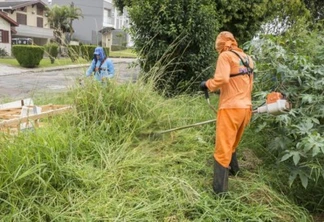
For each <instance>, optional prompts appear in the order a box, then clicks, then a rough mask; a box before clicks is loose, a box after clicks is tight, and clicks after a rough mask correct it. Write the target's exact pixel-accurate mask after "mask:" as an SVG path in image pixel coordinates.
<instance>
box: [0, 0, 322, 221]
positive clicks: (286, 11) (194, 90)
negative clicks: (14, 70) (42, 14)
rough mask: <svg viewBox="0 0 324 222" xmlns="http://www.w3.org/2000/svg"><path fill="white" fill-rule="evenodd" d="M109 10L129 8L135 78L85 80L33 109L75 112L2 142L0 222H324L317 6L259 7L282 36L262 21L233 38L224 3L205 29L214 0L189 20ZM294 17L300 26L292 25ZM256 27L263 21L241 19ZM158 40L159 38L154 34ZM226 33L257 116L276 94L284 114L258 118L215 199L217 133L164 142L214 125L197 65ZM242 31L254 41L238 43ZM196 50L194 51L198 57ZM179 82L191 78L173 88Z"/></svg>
mask: <svg viewBox="0 0 324 222" xmlns="http://www.w3.org/2000/svg"><path fill="white" fill-rule="evenodd" d="M116 2H117V3H119V6H120V7H121V8H123V7H124V6H128V7H130V16H131V17H133V21H135V25H134V26H133V28H134V29H133V30H131V31H133V32H134V33H136V32H135V31H138V32H137V34H138V33H141V34H142V35H140V34H139V35H138V36H136V37H137V39H136V38H135V45H136V47H135V50H136V53H137V55H138V56H139V58H140V66H141V67H142V73H141V75H140V79H139V80H138V81H136V82H135V83H125V84H117V82H115V81H114V80H112V81H111V82H109V83H108V84H107V85H102V84H99V83H96V82H92V81H91V80H89V79H87V80H85V82H84V85H82V86H80V85H78V84H77V85H76V86H75V87H74V88H73V89H72V90H71V91H69V92H66V93H62V94H59V95H57V96H51V97H37V98H35V102H36V104H47V103H55V104H72V105H73V106H74V107H75V110H74V111H73V112H71V113H69V114H66V115H61V116H57V117H55V118H51V119H48V120H46V121H45V122H44V125H43V127H41V128H39V129H35V130H30V131H24V132H21V133H20V134H19V135H16V136H11V135H8V134H5V133H3V134H1V135H0V150H1V155H0V172H1V176H0V200H1V202H0V217H1V218H3V220H5V221H79V220H81V221H220V222H223V221H233V222H236V221H237V222H241V221H280V222H281V221H282V222H286V221H289V222H290V221H291V222H300V221H302V222H304V221H305V222H307V221H316V222H317V221H318V222H319V221H323V220H324V217H323V213H324V212H323V209H324V200H323V193H324V186H323V184H324V168H323V161H324V141H323V138H324V128H323V126H324V106H323V104H324V95H323V88H324V78H323V77H324V66H323V61H324V56H323V55H324V47H323V45H324V44H323V43H324V37H323V36H324V33H323V31H322V30H323V29H322V28H321V27H322V26H323V21H322V20H321V19H323V17H321V16H322V14H318V13H316V11H314V10H315V8H316V7H319V5H317V6H316V7H315V5H313V4H310V3H309V1H297V0H296V1H291V2H290V3H289V4H288V3H287V1H281V0H276V1H271V2H272V3H273V5H271V7H269V8H268V9H269V10H273V11H275V12H278V13H279V14H275V15H273V14H272V15H268V14H267V16H269V17H267V18H268V19H270V21H274V22H278V24H281V25H285V26H284V27H283V28H282V29H277V27H273V26H272V27H271V26H270V27H267V24H269V23H266V24H265V25H264V26H262V22H261V21H260V23H259V21H258V22H256V23H255V24H259V25H260V27H259V29H256V27H255V26H253V27H251V29H248V28H249V25H248V24H249V23H248V22H246V23H242V24H244V25H246V26H244V27H237V26H234V27H233V26H231V24H232V21H231V20H227V19H224V17H222V16H225V14H226V13H228V10H229V9H232V8H230V7H229V5H227V3H225V2H224V1H221V2H219V1H218V4H221V5H217V6H218V8H221V9H222V10H221V11H219V18H218V19H220V18H222V19H223V20H222V21H223V22H220V21H216V20H213V19H210V21H209V20H208V19H207V20H208V21H206V20H204V19H205V18H206V16H205V14H204V13H208V12H210V13H215V12H212V11H213V10H211V9H214V8H213V7H214V6H215V5H214V1H201V2H203V3H205V4H206V5H201V4H197V2H195V1H189V3H188V6H192V8H191V7H188V8H186V7H185V8H186V9H188V13H182V14H180V13H176V14H177V16H174V17H172V16H171V15H172V13H174V11H175V12H177V10H183V7H182V5H181V4H182V3H181V2H172V1H170V2H169V1H168V2H167V3H165V4H166V5H164V6H166V7H152V4H158V2H156V3H152V2H151V3H152V4H149V3H150V2H149V1H145V2H146V3H145V4H144V3H143V1H139V2H141V4H142V5H141V7H139V4H138V5H137V4H136V1H131V2H130V1H123V0H120V1H116ZM307 2H308V3H309V4H306V3H307ZM319 2H320V1H319ZM130 3H132V4H134V5H132V4H130ZM246 3H247V4H235V5H234V6H233V7H234V8H233V10H234V11H235V12H240V10H246V8H245V7H248V6H249V5H253V7H254V8H255V7H257V5H255V4H256V3H254V1H252V0H251V1H246ZM286 3H287V4H286ZM159 4H160V3H159ZM269 4H270V3H269ZM173 6H176V7H173ZM180 6H181V7H180ZM209 6H212V7H210V8H209ZM261 6H262V7H267V6H270V5H267V4H265V5H261ZM261 6H260V7H261ZM300 6H302V7H300ZM132 7H133V8H132ZM168 7H169V8H168ZM195 7H201V8H195ZM222 7H223V8H222ZM262 7H261V8H256V9H258V10H252V11H251V10H250V11H246V13H248V12H251V13H252V14H244V16H242V18H241V19H242V20H244V21H245V20H246V19H248V18H249V16H247V15H250V16H251V17H253V15H254V14H258V13H260V11H262V10H261V9H262ZM321 7H322V5H321ZM196 9H197V10H196ZM274 9H277V10H274ZM279 9H280V10H279ZM154 10H158V13H160V14H158V13H157V12H155V11H154ZM172 10H174V11H172ZM191 10H193V11H195V12H198V13H197V14H198V15H199V16H196V14H190V13H191V12H192V11H191ZM233 10H232V11H233ZM300 12H305V13H304V15H305V16H304V17H301V18H299V17H298V15H299V14H300ZM142 13H146V14H145V16H143V14H142ZM169 13H170V14H169ZM268 13H269V11H268ZM157 15H158V16H157ZM183 15H186V16H189V17H190V16H191V17H190V18H192V20H190V21H191V22H192V23H191V24H188V25H189V27H187V26H182V25H181V24H182V23H181V22H178V21H187V20H186V19H185V18H183V17H181V16H183ZM203 15H204V17H203ZM242 15H243V14H242ZM150 16H151V17H150ZM258 16H261V17H262V16H263V14H258V15H257V17H253V18H251V20H249V21H250V22H252V23H253V22H254V21H255V19H257V18H259V17H258ZM140 18H141V19H140ZM143 18H144V19H143ZM152 18H153V19H152ZM161 18H165V20H163V21H160V19H161ZM207 18H208V17H207ZM229 18H230V17H229ZM136 19H138V20H136ZM271 19H272V20H271ZM136 21H137V22H138V23H137V24H136ZM141 21H143V23H141ZM152 21H154V22H152ZM202 21H205V22H206V23H207V22H210V23H209V24H210V25H214V26H213V27H215V29H211V28H210V27H209V29H205V28H206V27H207V26H208V25H207V24H203V27H205V28H201V29H195V27H196V25H199V24H201V23H202ZM161 22H165V23H161ZM263 22H266V21H263ZM148 24H156V27H155V26H154V27H152V26H148ZM175 24H177V25H179V27H178V26H176V25H175ZM235 24H241V23H240V22H239V23H237V22H236V23H235ZM253 24H254V23H253ZM190 25H192V26H190ZM161 27H163V28H164V29H159V28H161ZM199 27H201V26H199ZM153 28H155V29H156V32H154V33H155V34H156V33H158V34H156V35H154V36H150V35H149V34H152V33H150V31H151V30H152V29H153ZM222 28H226V29H228V30H230V31H231V30H234V31H235V30H237V29H238V28H241V30H243V31H242V32H238V33H239V34H238V36H239V37H241V39H240V41H242V42H241V44H240V46H241V47H243V48H244V49H245V51H246V52H247V53H249V54H250V55H252V56H253V59H254V61H255V62H256V69H255V87H254V92H253V104H254V108H256V107H257V106H259V105H261V104H262V103H264V101H265V99H266V95H267V94H268V93H269V92H271V91H280V92H282V93H284V94H285V95H286V96H287V98H288V100H290V101H291V103H292V105H293V108H292V110H291V111H290V112H289V113H287V114H284V115H280V116H270V115H266V114H262V115H261V114H260V115H254V116H253V118H252V121H251V123H250V126H249V128H248V129H247V131H246V133H245V134H244V137H243V140H242V143H241V144H240V145H239V148H238V159H239V163H240V164H241V168H242V171H243V172H242V174H241V176H238V177H231V178H230V181H229V186H230V187H229V193H228V194H227V195H225V196H222V197H220V196H216V195H215V194H214V193H213V191H212V188H211V182H212V181H211V180H212V165H211V164H212V161H211V159H212V153H213V150H214V138H215V137H214V133H215V128H214V127H215V124H213V123H211V124H206V125H201V126H197V127H192V128H188V129H185V130H179V131H173V132H171V133H166V134H161V133H159V132H160V131H161V130H162V131H163V130H167V129H172V128H175V127H178V126H185V125H188V124H193V123H197V122H202V121H206V120H209V119H214V118H215V113H213V111H212V110H211V109H210V108H209V107H208V104H207V103H206V101H205V99H204V95H203V94H201V93H198V83H199V80H200V79H206V78H209V77H211V76H212V73H211V72H212V70H213V64H211V63H208V65H206V63H207V62H206V61H207V60H205V59H206V57H208V59H210V60H213V59H215V57H216V55H214V54H213V53H214V52H212V50H213V46H212V44H213V42H214V39H213V40H211V39H212V38H211V36H212V37H214V35H213V34H215V33H216V31H217V30H220V29H222ZM269 29H270V30H269ZM200 31H201V32H206V33H207V35H206V33H202V35H203V38H202V39H200V40H199V37H200V36H201V35H200V34H201V33H199V32H200ZM209 32H210V33H209ZM250 32H251V33H254V34H255V36H256V37H257V38H254V39H253V40H251V38H247V39H243V36H245V34H246V33H249V34H251V33H250ZM148 33H149V34H148ZM193 33H194V34H193ZM209 34H210V35H211V36H209ZM193 35H194V36H193ZM143 36H145V38H144V37H143ZM148 36H150V37H151V38H149V41H148V39H146V38H147V37H148ZM248 37H251V36H248ZM198 40H199V41H200V42H199V44H200V46H202V47H201V48H200V49H203V50H202V51H199V53H197V51H195V50H197V47H196V46H197V43H196V42H195V41H198ZM243 40H245V41H243ZM210 41H212V42H210ZM243 42H245V44H243ZM192 47H193V48H192ZM209 47H211V48H209ZM198 48H199V47H198ZM191 50H192V51H191ZM204 50H206V51H204ZM209 56H212V57H209ZM69 60H70V59H69ZM58 61H59V59H56V60H55V63H56V62H58ZM70 61H71V60H70ZM201 61H204V62H201ZM77 62H80V61H77ZM48 63H50V60H49V59H48ZM55 63H54V64H55ZM80 63H81V62H80ZM187 71H188V72H187ZM181 73H182V74H187V73H189V74H188V76H186V78H184V79H182V78H181V75H180V74H181ZM174 74H177V75H174ZM178 74H179V75H178ZM187 77H188V78H187ZM170 83H171V84H170ZM169 84H170V85H169ZM178 89H179V90H178ZM217 100H218V96H217V94H211V103H212V104H213V106H215V107H216V106H217Z"/></svg>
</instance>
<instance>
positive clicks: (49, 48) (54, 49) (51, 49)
mask: <svg viewBox="0 0 324 222" xmlns="http://www.w3.org/2000/svg"><path fill="white" fill-rule="evenodd" d="M44 49H45V52H46V53H47V54H48V56H49V58H50V60H51V63H52V64H53V63H54V62H55V59H56V57H57V55H58V52H59V46H58V44H56V43H49V44H46V45H45V46H44Z"/></svg>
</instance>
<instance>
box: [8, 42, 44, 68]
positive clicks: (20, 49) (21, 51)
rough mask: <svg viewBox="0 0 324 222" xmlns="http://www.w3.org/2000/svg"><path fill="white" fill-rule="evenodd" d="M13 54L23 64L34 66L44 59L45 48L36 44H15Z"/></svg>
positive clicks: (24, 65) (29, 66)
mask: <svg viewBox="0 0 324 222" xmlns="http://www.w3.org/2000/svg"><path fill="white" fill-rule="evenodd" d="M12 54H13V56H14V57H15V58H16V59H17V61H18V63H19V64H20V65H21V66H23V67H27V68H34V67H36V66H38V65H39V63H40V61H41V60H42V59H43V55H44V48H43V47H42V46H35V45H14V46H12Z"/></svg>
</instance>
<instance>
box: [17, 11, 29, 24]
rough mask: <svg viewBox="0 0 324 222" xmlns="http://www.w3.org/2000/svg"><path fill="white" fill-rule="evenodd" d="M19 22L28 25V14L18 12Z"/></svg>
mask: <svg viewBox="0 0 324 222" xmlns="http://www.w3.org/2000/svg"><path fill="white" fill-rule="evenodd" d="M17 23H18V24H20V25H27V15H25V14H21V13H17Z"/></svg>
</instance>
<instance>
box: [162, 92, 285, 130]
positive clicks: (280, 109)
mask: <svg viewBox="0 0 324 222" xmlns="http://www.w3.org/2000/svg"><path fill="white" fill-rule="evenodd" d="M204 93H205V98H206V101H207V103H208V106H209V107H210V108H211V109H212V110H213V111H214V112H215V113H216V112H217V110H216V109H215V108H214V107H213V106H212V105H211V104H210V100H209V93H208V91H207V90H205V91H204ZM290 109H291V104H290V103H289V102H288V100H287V99H286V97H285V96H284V95H283V94H282V93H280V92H271V93H269V94H268V95H267V99H266V102H265V103H264V105H261V106H259V107H258V108H256V109H254V110H253V111H252V113H268V114H272V115H275V116H277V115H281V114H285V113H287V112H288V111H289V110H290ZM215 121H216V119H211V120H207V121H203V122H199V123H194V124H190V125H186V126H181V127H177V128H173V129H168V130H163V131H158V132H156V133H157V134H163V133H169V132H173V131H177V130H181V129H186V128H190V127H194V126H201V125H204V124H208V123H214V122H215Z"/></svg>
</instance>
